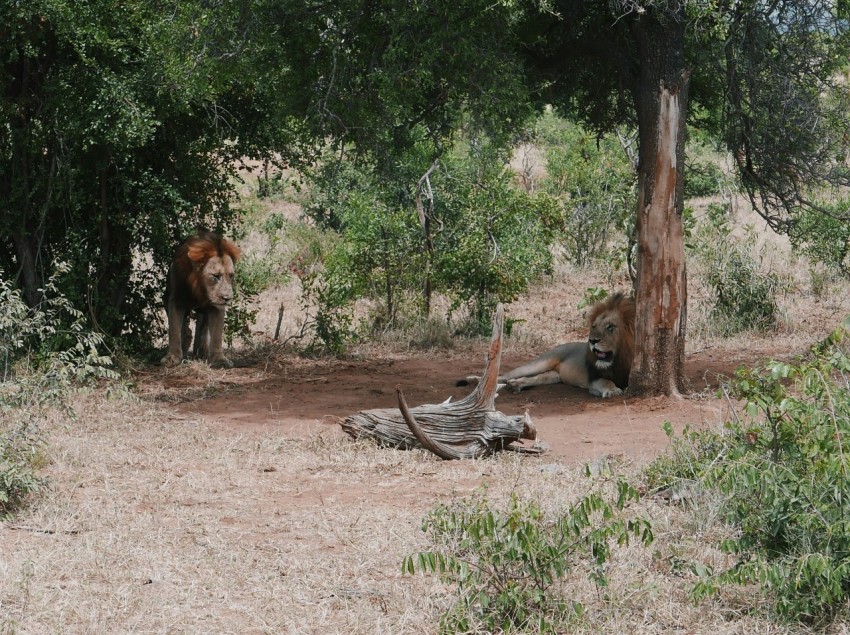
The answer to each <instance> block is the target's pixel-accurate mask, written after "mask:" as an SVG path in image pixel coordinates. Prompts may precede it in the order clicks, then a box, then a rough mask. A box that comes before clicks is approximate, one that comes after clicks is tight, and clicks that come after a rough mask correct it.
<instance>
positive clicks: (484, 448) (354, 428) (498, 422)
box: [340, 305, 538, 459]
mask: <svg viewBox="0 0 850 635" xmlns="http://www.w3.org/2000/svg"><path fill="white" fill-rule="evenodd" d="M503 323H504V311H503V308H502V306H501V305H499V308H498V309H497V311H496V319H495V320H494V323H493V338H492V339H491V341H490V350H489V352H488V354H487V365H486V367H485V369H484V375H483V377H482V378H481V381H480V382H479V383H478V386H476V388H475V390H474V391H473V392H472V393H470V394H469V395H468V396H467V397H465V398H464V399H461V400H460V401H458V402H456V403H449V402H444V403H441V404H430V405H422V406H417V407H415V408H408V407H407V403H406V401H405V399H404V395H403V394H402V392H401V388H400V387H399V386H396V390H397V392H398V398H399V408H398V409H395V408H382V409H376V410H366V411H363V412H358V413H357V414H354V415H351V416H350V417H346V418H345V419H343V420H342V421H340V425H341V426H342V429H343V430H344V431H345V432H347V433H348V434H349V435H351V436H352V437H354V438H355V439H357V438H362V437H367V438H372V439H375V440H376V441H377V442H378V443H379V444H381V445H386V446H390V447H396V448H402V449H406V450H410V449H413V448H418V447H423V448H425V449H427V450H430V451H431V452H433V453H434V454H436V455H437V456H439V457H440V458H442V459H463V458H477V457H482V456H487V455H489V454H492V453H494V452H496V451H498V450H505V449H513V450H520V451H526V452H531V453H538V451H535V450H534V449H531V450H529V449H525V448H521V447H515V446H512V445H511V444H512V443H513V442H514V441H518V440H520V439H536V438H537V432H536V431H535V429H534V426H533V425H532V423H531V418H530V417H529V416H528V414H526V415H525V416H508V415H505V414H503V413H501V412H499V411H497V410H496V407H495V400H496V391H497V389H498V379H499V366H500V363H501V354H502V326H503Z"/></svg>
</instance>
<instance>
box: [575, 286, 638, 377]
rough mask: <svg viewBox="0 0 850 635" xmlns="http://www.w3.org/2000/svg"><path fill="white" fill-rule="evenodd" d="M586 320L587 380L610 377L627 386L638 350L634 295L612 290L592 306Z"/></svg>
mask: <svg viewBox="0 0 850 635" xmlns="http://www.w3.org/2000/svg"><path fill="white" fill-rule="evenodd" d="M587 324H588V337H587V340H588V346H587V354H586V356H585V364H586V366H587V374H588V380H589V381H590V383H591V385H593V382H594V381H596V380H598V379H608V380H610V381H612V382H614V385H616V386H617V388H619V389H620V390H625V389H626V388H627V387H628V385H629V374H630V373H631V371H632V361H633V359H634V353H635V301H634V299H633V298H631V297H629V296H626V295H625V294H624V293H622V292H618V293H615V294H613V295H612V296H610V297H608V298H607V299H605V300H603V301H601V302H599V303H597V304H595V305H594V306H593V307H592V308H591V310H590V313H589V314H588V316H587Z"/></svg>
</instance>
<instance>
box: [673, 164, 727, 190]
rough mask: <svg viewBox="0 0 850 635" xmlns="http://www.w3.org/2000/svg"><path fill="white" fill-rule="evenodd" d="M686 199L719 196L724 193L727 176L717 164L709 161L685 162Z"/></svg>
mask: <svg viewBox="0 0 850 635" xmlns="http://www.w3.org/2000/svg"><path fill="white" fill-rule="evenodd" d="M683 181H684V189H685V198H694V197H698V196H717V195H719V194H721V193H722V191H723V184H724V182H725V181H726V176H725V175H724V174H723V170H721V169H720V166H718V165H717V164H716V163H714V162H712V161H709V160H698V159H697V160H693V161H686V162H685V174H684V178H683Z"/></svg>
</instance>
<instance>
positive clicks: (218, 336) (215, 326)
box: [205, 306, 233, 368]
mask: <svg viewBox="0 0 850 635" xmlns="http://www.w3.org/2000/svg"><path fill="white" fill-rule="evenodd" d="M205 313H206V317H205V321H206V325H207V328H208V329H209V360H210V364H212V365H213V366H215V367H218V368H233V362H231V361H230V360H229V359H227V358H226V357H225V356H224V348H223V344H222V339H223V338H224V308H219V307H216V306H213V307H210V308H209V309H207V310H206V311H205Z"/></svg>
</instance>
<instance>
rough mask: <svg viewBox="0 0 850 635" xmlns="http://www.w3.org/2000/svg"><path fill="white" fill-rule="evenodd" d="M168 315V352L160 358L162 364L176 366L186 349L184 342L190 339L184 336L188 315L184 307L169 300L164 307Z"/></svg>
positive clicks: (186, 345)
mask: <svg viewBox="0 0 850 635" xmlns="http://www.w3.org/2000/svg"><path fill="white" fill-rule="evenodd" d="M166 313H167V316H168V353H167V354H166V356H165V357H163V358H162V364H164V365H166V366H177V365H178V364H179V363H180V362H181V361H182V360H183V356H184V353H185V351H187V350H188V344H187V343H186V342H188V341H189V339H191V333H190V334H189V338H186V337H184V335H185V333H186V331H187V330H188V325H187V324H186V320H187V318H188V317H189V316H188V313H187V311H186V310H185V309H181V308H180V307H178V306H177V305H176V304H175V303H174V302H172V301H169V303H168V306H167V307H166Z"/></svg>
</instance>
